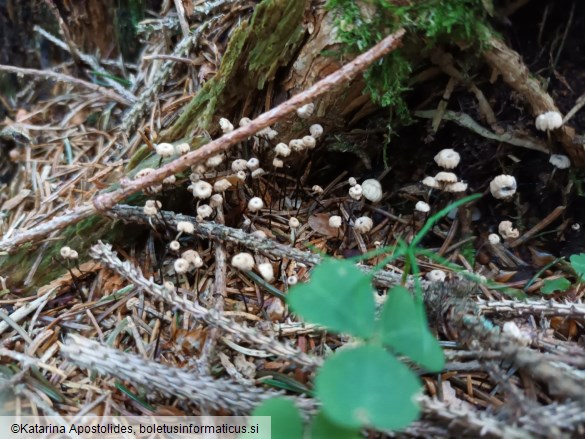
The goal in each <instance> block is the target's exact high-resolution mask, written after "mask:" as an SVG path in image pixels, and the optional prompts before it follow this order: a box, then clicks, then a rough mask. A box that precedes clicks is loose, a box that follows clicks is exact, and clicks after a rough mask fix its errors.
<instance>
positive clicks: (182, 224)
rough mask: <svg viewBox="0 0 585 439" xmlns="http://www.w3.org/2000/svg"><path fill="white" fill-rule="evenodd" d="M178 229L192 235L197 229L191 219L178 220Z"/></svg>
mask: <svg viewBox="0 0 585 439" xmlns="http://www.w3.org/2000/svg"><path fill="white" fill-rule="evenodd" d="M177 231H178V232H179V233H187V234H189V235H191V234H192V233H193V232H194V231H195V226H194V225H193V224H192V223H190V222H189V221H177Z"/></svg>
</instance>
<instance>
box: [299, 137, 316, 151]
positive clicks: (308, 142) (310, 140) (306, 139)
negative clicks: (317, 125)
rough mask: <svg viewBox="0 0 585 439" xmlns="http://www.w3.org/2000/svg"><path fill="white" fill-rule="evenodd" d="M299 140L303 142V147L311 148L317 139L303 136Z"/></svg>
mask: <svg viewBox="0 0 585 439" xmlns="http://www.w3.org/2000/svg"><path fill="white" fill-rule="evenodd" d="M301 141H302V142H303V145H304V146H305V148H308V149H313V148H314V147H315V145H316V144H317V141H316V140H315V138H314V137H313V136H304V137H303V138H302V139H301Z"/></svg>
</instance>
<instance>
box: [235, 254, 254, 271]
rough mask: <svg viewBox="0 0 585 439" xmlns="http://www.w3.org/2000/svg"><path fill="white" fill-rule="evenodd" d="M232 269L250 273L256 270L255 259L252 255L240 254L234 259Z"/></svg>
mask: <svg viewBox="0 0 585 439" xmlns="http://www.w3.org/2000/svg"><path fill="white" fill-rule="evenodd" d="M232 267H234V268H237V269H238V270H242V271H250V270H252V268H254V257H253V256H252V255H251V254H250V253H238V254H237V255H234V256H233V257H232Z"/></svg>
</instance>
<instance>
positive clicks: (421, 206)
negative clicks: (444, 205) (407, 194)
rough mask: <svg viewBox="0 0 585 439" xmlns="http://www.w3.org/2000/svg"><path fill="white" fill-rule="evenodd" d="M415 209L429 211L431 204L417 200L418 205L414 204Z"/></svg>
mask: <svg viewBox="0 0 585 439" xmlns="http://www.w3.org/2000/svg"><path fill="white" fill-rule="evenodd" d="M414 210H416V211H417V212H423V213H427V212H430V210H431V206H429V205H428V204H427V203H425V202H424V201H417V203H416V205H415V206H414Z"/></svg>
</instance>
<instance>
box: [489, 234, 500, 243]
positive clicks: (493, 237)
mask: <svg viewBox="0 0 585 439" xmlns="http://www.w3.org/2000/svg"><path fill="white" fill-rule="evenodd" d="M488 241H489V243H490V244H491V245H496V244H499V243H500V242H501V239H500V235H498V234H497V233H490V235H489V236H488Z"/></svg>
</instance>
